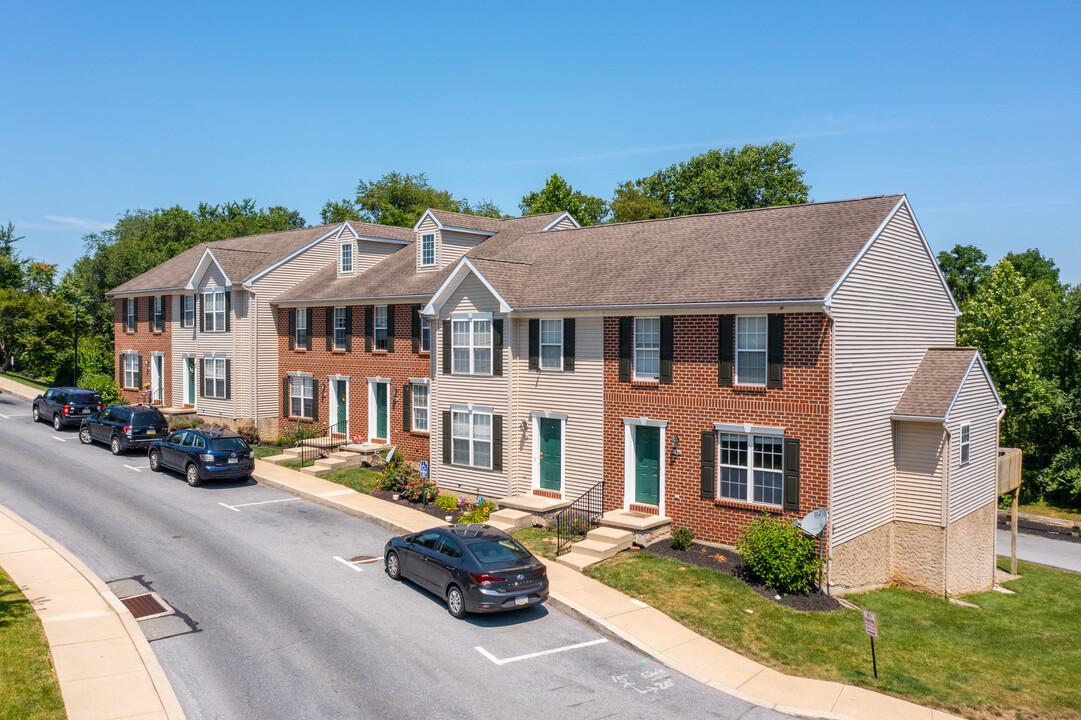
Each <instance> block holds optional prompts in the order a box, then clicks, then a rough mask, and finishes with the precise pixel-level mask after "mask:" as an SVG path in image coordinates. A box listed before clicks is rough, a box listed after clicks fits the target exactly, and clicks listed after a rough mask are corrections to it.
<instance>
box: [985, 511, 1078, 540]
mask: <svg viewBox="0 0 1081 720" xmlns="http://www.w3.org/2000/svg"><path fill="white" fill-rule="evenodd" d="M1077 524H1078V525H1081V523H1077ZM998 529H999V530H1009V529H1010V513H1009V511H1002V510H1000V511H999V513H998ZM1017 533H1018V534H1019V535H1036V536H1038V537H1045V538H1049V539H1051V540H1064V541H1066V542H1074V543H1081V534H1079V535H1074V534H1073V533H1074V530H1073V525H1072V524H1071V527H1064V526H1062V525H1055V524H1053V523H1049V522H1040V521H1039V520H1035V519H1033V518H1032V516H1031V515H1027V516H1023V517H1022V516H1020V515H1019V516H1018V518H1017Z"/></svg>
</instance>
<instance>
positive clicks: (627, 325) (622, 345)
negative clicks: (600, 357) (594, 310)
mask: <svg viewBox="0 0 1081 720" xmlns="http://www.w3.org/2000/svg"><path fill="white" fill-rule="evenodd" d="M633 323H634V318H629V317H621V318H620V319H619V381H620V382H630V381H631V372H632V369H633V364H632V360H631V343H632V342H633V341H634V324H633Z"/></svg>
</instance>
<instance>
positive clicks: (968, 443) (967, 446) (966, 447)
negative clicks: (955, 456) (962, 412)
mask: <svg viewBox="0 0 1081 720" xmlns="http://www.w3.org/2000/svg"><path fill="white" fill-rule="evenodd" d="M971 456H972V426H971V425H969V424H968V423H965V424H964V425H962V426H961V464H962V465H968V461H969V459H970V458H971Z"/></svg>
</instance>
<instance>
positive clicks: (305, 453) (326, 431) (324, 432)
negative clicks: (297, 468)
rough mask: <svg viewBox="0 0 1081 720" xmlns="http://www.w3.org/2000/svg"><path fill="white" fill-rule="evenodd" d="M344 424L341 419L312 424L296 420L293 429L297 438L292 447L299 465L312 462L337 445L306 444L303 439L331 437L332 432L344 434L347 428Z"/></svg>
mask: <svg viewBox="0 0 1081 720" xmlns="http://www.w3.org/2000/svg"><path fill="white" fill-rule="evenodd" d="M345 425H346V424H345V421H341V422H336V423H326V424H324V425H319V426H313V425H311V424H302V423H301V422H300V421H299V420H298V421H297V426H296V431H295V434H296V436H297V440H296V442H295V443H293V447H294V448H295V449H296V450H297V459H298V460H300V465H301V467H304V466H305V465H307V464H308V463H314V462H315V461H316V460H318V459H319V458H322V457H326V456H327V455H329V454H330V453H332V452H334V451H335V450H337V449H338V447H339V446H338V445H326V446H321V445H308V444H305V441H307V440H317V439H319V438H331V437H333V435H334V434H338V435H345V434H346V430H347V428H346V426H345Z"/></svg>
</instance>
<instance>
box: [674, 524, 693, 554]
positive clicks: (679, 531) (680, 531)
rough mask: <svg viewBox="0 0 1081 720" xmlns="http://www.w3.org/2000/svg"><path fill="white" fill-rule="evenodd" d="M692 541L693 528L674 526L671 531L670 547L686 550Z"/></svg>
mask: <svg viewBox="0 0 1081 720" xmlns="http://www.w3.org/2000/svg"><path fill="white" fill-rule="evenodd" d="M692 542H694V530H691V529H690V528H676V529H675V530H673V531H672V547H673V548H674V549H676V550H688V549H690V547H691V543H692Z"/></svg>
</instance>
